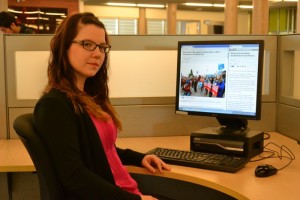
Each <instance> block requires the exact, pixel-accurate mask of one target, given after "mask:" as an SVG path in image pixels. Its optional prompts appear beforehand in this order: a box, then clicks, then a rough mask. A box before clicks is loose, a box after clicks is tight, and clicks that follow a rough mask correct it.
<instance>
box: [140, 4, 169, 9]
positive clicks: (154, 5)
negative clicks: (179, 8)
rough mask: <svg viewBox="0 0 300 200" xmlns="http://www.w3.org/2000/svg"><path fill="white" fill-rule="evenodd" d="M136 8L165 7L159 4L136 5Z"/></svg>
mask: <svg viewBox="0 0 300 200" xmlns="http://www.w3.org/2000/svg"><path fill="white" fill-rule="evenodd" d="M136 6H137V7H148V8H164V7H165V5H159V4H136Z"/></svg>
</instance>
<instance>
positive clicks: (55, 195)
mask: <svg viewBox="0 0 300 200" xmlns="http://www.w3.org/2000/svg"><path fill="white" fill-rule="evenodd" d="M13 127H14V129H15V131H16V133H17V134H18V136H19V138H20V139H21V141H22V142H23V144H24V146H25V148H26V149H27V151H28V153H29V155H30V157H31V159H32V161H33V163H34V166H35V168H36V171H37V175H38V179H39V185H40V196H41V199H42V200H52V199H55V200H59V199H64V195H63V189H62V186H61V184H60V183H59V181H58V178H57V175H56V172H55V170H54V168H53V165H52V163H51V157H50V155H49V153H48V151H47V149H46V147H45V145H44V144H43V141H42V140H41V138H40V137H39V135H38V134H37V132H36V129H35V127H34V124H33V114H32V113H27V114H22V115H20V116H18V117H17V118H16V119H15V120H14V123H13Z"/></svg>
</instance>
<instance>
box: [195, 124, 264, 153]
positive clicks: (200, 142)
mask: <svg viewBox="0 0 300 200" xmlns="http://www.w3.org/2000/svg"><path fill="white" fill-rule="evenodd" d="M243 124H244V123H243ZM263 140H264V132H263V131H254V130H250V129H249V128H247V126H246V128H243V127H242V128H241V127H239V128H237V127H235V126H228V127H224V126H220V127H207V128H203V129H200V130H197V131H193V132H192V133H191V136H190V148H191V150H192V151H201V152H209V153H220V154H228V155H235V156H241V157H246V158H249V159H250V158H252V157H253V156H256V155H258V154H260V153H261V152H262V151H263Z"/></svg>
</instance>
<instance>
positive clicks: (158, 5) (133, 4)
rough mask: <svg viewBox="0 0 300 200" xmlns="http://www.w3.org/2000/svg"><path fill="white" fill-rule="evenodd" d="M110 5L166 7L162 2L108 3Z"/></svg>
mask: <svg viewBox="0 0 300 200" xmlns="http://www.w3.org/2000/svg"><path fill="white" fill-rule="evenodd" d="M106 5H108V6H126V7H147V8H164V7H165V5H162V4H135V3H107V4H106Z"/></svg>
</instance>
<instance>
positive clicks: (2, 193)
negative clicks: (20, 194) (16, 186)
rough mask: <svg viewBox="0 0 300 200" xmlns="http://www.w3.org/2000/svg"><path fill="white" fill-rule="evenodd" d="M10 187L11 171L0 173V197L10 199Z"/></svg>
mask: <svg viewBox="0 0 300 200" xmlns="http://www.w3.org/2000/svg"><path fill="white" fill-rule="evenodd" d="M11 187H12V186H11V173H0V199H6V200H11V199H12V198H11V195H12V193H11V192H12V188H11Z"/></svg>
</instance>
